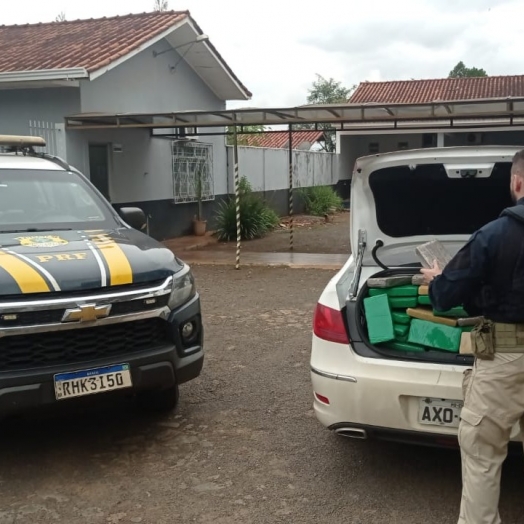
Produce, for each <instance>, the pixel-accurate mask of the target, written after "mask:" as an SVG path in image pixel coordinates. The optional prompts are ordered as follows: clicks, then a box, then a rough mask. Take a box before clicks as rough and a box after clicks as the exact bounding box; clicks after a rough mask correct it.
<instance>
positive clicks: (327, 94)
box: [295, 74, 357, 153]
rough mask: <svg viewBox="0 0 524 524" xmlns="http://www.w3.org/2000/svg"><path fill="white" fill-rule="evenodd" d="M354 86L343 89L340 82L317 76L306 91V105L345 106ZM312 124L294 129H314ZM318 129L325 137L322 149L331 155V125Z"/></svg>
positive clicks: (334, 136) (321, 125)
mask: <svg viewBox="0 0 524 524" xmlns="http://www.w3.org/2000/svg"><path fill="white" fill-rule="evenodd" d="M356 87H357V86H356V85H354V86H352V87H350V88H348V87H344V86H343V85H342V83H341V82H338V81H336V80H334V79H333V78H329V79H326V78H324V77H323V76H321V75H318V74H317V79H316V81H314V82H313V85H312V86H311V87H310V89H309V90H308V97H307V102H308V104H345V103H347V101H348V100H349V98H350V96H351V95H352V93H353V91H354V90H355V89H356ZM314 128H315V125H314V124H304V125H302V126H295V129H314ZM317 128H318V129H320V130H323V131H324V133H325V136H326V142H325V145H324V146H323V148H324V149H325V150H326V151H328V152H330V153H332V152H334V151H335V150H336V132H335V130H334V129H333V127H332V126H331V124H319V125H318V126H317Z"/></svg>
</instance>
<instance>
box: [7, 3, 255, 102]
mask: <svg viewBox="0 0 524 524" xmlns="http://www.w3.org/2000/svg"><path fill="white" fill-rule="evenodd" d="M185 18H189V19H190V20H191V22H192V24H193V25H194V27H195V28H196V29H197V31H200V32H202V31H201V29H200V27H199V26H198V24H197V23H196V22H195V20H193V19H192V18H191V15H190V13H189V11H164V12H158V11H157V12H153V13H141V14H130V15H125V16H115V17H110V18H98V19H94V18H91V19H89V20H73V21H66V22H51V23H45V24H42V23H40V24H26V25H12V26H5V25H4V26H0V73H7V72H22V71H36V70H43V69H68V68H76V67H79V68H85V69H86V70H87V71H88V72H92V71H96V70H97V69H100V68H101V67H104V66H106V65H108V64H110V63H111V62H114V61H115V60H117V59H119V58H121V57H123V56H125V55H127V54H128V53H130V52H132V51H134V50H135V49H137V48H139V47H140V46H141V45H143V44H145V43H146V42H148V41H149V40H151V39H153V38H154V37H156V36H158V35H160V34H161V33H163V32H164V31H167V30H168V29H169V28H171V27H173V26H175V25H176V24H178V23H179V22H181V21H183V20H184V19H185ZM207 45H208V46H209V48H210V49H211V50H212V51H213V52H214V53H215V55H216V56H217V58H218V60H220V61H221V62H222V64H223V65H224V67H225V68H226V69H227V70H228V71H229V73H230V74H231V76H232V77H233V78H234V79H235V81H236V82H238V85H239V86H240V87H241V88H242V89H243V90H244V91H245V93H246V94H248V95H249V96H251V93H250V92H249V90H248V89H247V88H246V87H245V86H244V85H243V84H242V82H240V80H239V79H238V78H237V76H236V75H235V74H234V73H233V71H232V70H231V68H230V67H229V66H228V65H227V64H226V62H225V61H224V59H223V58H222V57H221V56H220V54H219V53H218V51H217V50H216V48H215V47H214V46H213V44H211V42H209V41H208V42H207Z"/></svg>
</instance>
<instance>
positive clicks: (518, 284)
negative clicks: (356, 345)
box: [421, 150, 524, 524]
mask: <svg viewBox="0 0 524 524" xmlns="http://www.w3.org/2000/svg"><path fill="white" fill-rule="evenodd" d="M510 191H511V196H512V199H513V202H514V204H515V206H513V207H510V208H507V209H505V210H504V211H503V212H502V214H501V216H500V217H499V218H498V219H496V220H494V221H493V222H490V223H489V224H487V225H486V226H484V227H483V228H481V229H480V230H478V231H476V232H475V233H474V234H473V235H472V236H471V238H470V240H469V241H468V243H467V244H466V245H465V246H464V247H463V248H462V249H461V250H460V251H459V252H458V253H457V254H456V255H455V257H454V258H453V259H452V260H451V261H450V262H449V264H448V265H447V266H446V267H445V268H444V269H443V270H441V269H440V268H439V267H438V265H437V264H436V263H435V264H434V266H433V267H432V268H431V269H422V270H421V271H422V273H423V274H424V276H425V280H426V282H427V283H429V294H430V298H431V303H432V305H433V306H434V308H435V309H437V310H439V311H446V310H448V309H451V308H452V307H456V306H464V308H465V309H466V311H467V312H468V314H469V315H470V316H482V317H484V320H481V321H479V323H478V324H477V325H476V326H475V328H474V329H473V331H472V333H471V344H472V351H473V353H474V355H475V364H474V367H473V369H472V370H468V371H466V373H465V375H464V384H463V391H464V407H463V409H462V413H461V421H460V426H459V430H458V436H459V442H460V447H461V456H462V484H463V486H462V501H461V507H460V518H459V520H458V523H459V524H499V523H500V522H501V520H500V515H499V511H498V505H499V496H500V477H501V470H502V464H503V462H504V460H505V458H506V456H507V447H508V443H509V440H510V434H511V430H512V428H513V427H514V426H515V425H516V424H517V423H520V427H521V432H522V433H523V434H524V150H522V151H520V152H518V153H517V154H516V155H515V156H514V158H513V163H512V167H511V181H510ZM480 205H482V204H480Z"/></svg>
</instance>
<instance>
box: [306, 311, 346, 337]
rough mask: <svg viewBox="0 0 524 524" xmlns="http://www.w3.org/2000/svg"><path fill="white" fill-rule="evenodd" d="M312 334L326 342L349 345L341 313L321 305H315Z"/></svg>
mask: <svg viewBox="0 0 524 524" xmlns="http://www.w3.org/2000/svg"><path fill="white" fill-rule="evenodd" d="M313 332H314V333H315V335H316V336H317V337H318V338H321V339H323V340H327V341H328V342H338V343H339V344H349V338H348V335H347V333H346V327H345V326H344V319H343V318H342V312H341V311H338V310H336V309H332V308H330V307H327V306H324V305H322V304H317V307H316V309H315V316H314V319H313Z"/></svg>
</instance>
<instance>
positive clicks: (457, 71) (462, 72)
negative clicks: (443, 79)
mask: <svg viewBox="0 0 524 524" xmlns="http://www.w3.org/2000/svg"><path fill="white" fill-rule="evenodd" d="M479 76H488V74H487V73H486V71H484V69H479V68H478V67H466V66H465V64H464V62H462V60H461V61H460V62H459V63H458V64H457V65H456V66H455V67H454V68H453V69H452V70H451V71H450V72H449V75H448V78H465V77H479Z"/></svg>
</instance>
